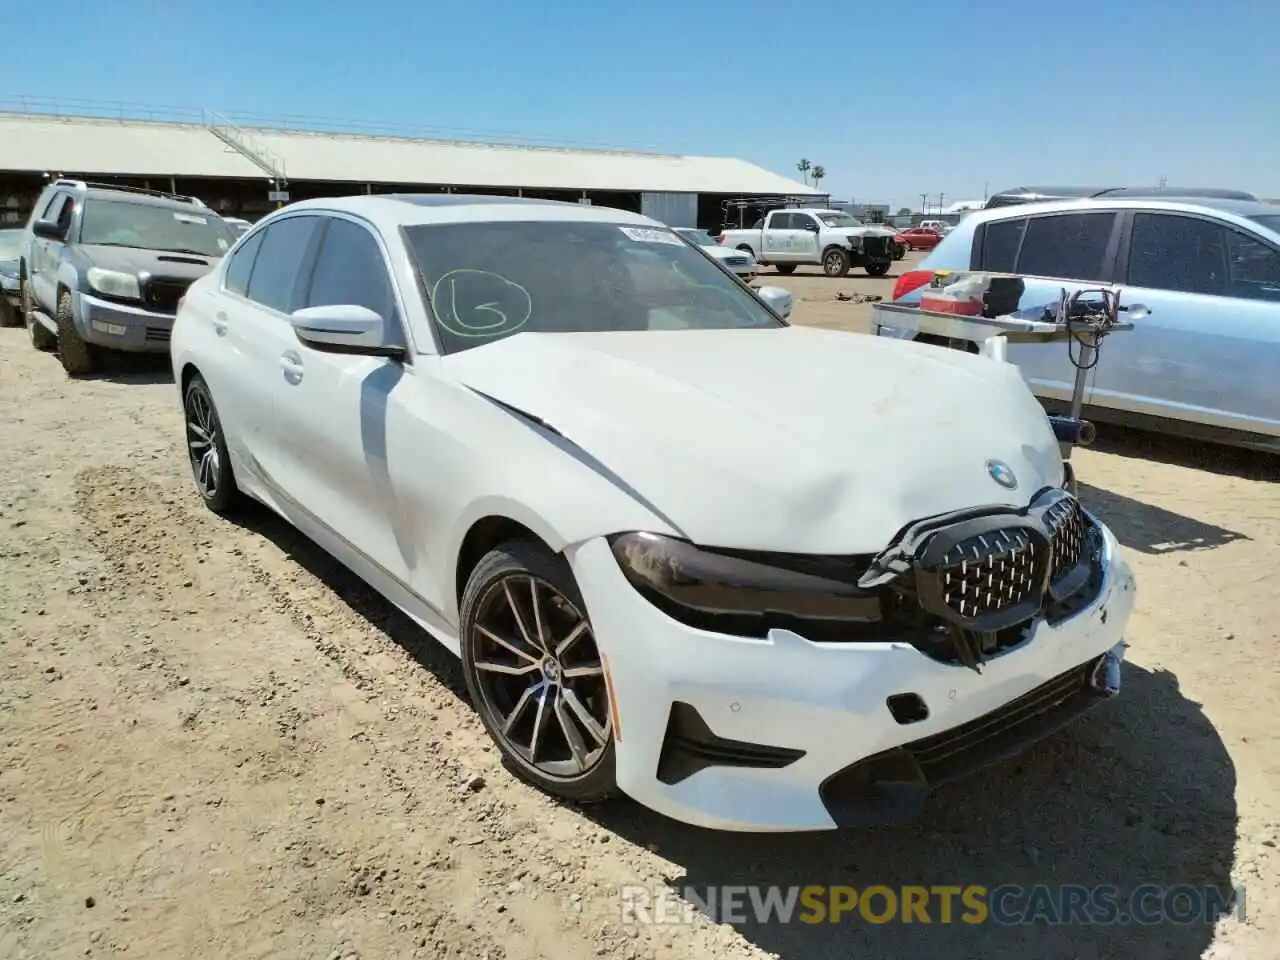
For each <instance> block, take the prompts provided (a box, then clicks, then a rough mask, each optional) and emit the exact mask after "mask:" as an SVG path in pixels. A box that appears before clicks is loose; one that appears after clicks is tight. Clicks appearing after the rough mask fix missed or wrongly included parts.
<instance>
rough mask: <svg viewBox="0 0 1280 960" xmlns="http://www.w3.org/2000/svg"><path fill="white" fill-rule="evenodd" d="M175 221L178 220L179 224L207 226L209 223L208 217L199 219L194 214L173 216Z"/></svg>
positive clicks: (176, 214)
mask: <svg viewBox="0 0 1280 960" xmlns="http://www.w3.org/2000/svg"><path fill="white" fill-rule="evenodd" d="M173 219H175V220H177V221H178V222H179V223H199V224H206V223H208V222H209V218H208V217H197V216H196V215H195V214H192V213H175V214H174V215H173Z"/></svg>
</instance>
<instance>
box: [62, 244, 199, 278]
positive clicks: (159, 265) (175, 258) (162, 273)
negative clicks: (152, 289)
mask: <svg viewBox="0 0 1280 960" xmlns="http://www.w3.org/2000/svg"><path fill="white" fill-rule="evenodd" d="M77 249H78V250H79V251H80V253H81V254H82V255H83V256H84V257H85V258H87V259H88V261H89V263H90V264H91V265H92V266H95V267H101V268H102V269H103V270H119V271H121V272H122V273H133V274H138V273H149V274H151V275H152V276H154V277H172V278H174V279H178V280H195V279H197V278H199V277H203V276H204V275H205V274H206V273H208V272H209V271H210V270H212V269H213V268H214V267H215V266H217V264H218V260H219V259H221V258H219V257H205V256H201V255H200V254H196V253H167V252H164V251H159V250H141V249H139V248H137V247H112V246H105V245H103V244H93V243H87V244H84V245H82V246H80V247H78V248H77Z"/></svg>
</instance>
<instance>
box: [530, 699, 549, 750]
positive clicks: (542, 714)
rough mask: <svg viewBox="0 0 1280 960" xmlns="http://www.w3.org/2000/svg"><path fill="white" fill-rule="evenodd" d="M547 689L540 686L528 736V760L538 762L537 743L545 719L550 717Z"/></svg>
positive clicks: (539, 740)
mask: <svg viewBox="0 0 1280 960" xmlns="http://www.w3.org/2000/svg"><path fill="white" fill-rule="evenodd" d="M548 692H549V691H548V689H547V687H546V686H543V687H542V694H541V696H539V697H538V712H537V713H535V714H534V715H533V733H532V734H531V735H530V736H529V762H530V763H534V764H536V763H537V762H538V744H539V743H541V742H542V734H543V731H545V730H546V729H547V721H548V720H550V719H551V711H549V710H548V709H547V700H548Z"/></svg>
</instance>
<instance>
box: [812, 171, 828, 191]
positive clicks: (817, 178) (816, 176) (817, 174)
mask: <svg viewBox="0 0 1280 960" xmlns="http://www.w3.org/2000/svg"><path fill="white" fill-rule="evenodd" d="M826 175H827V168H826V167H823V166H815V167H814V168H813V173H812V174H811V176H812V177H813V185H814V186H815V187H816V186H817V185H818V184H819V183H821V182H822V178H823V177H825V176H826Z"/></svg>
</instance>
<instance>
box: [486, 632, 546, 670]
mask: <svg viewBox="0 0 1280 960" xmlns="http://www.w3.org/2000/svg"><path fill="white" fill-rule="evenodd" d="M476 629H477V630H479V631H480V632H481V633H482V634H484V635H485V637H487V638H488V639H489V640H492V641H493V642H494V643H496V644H497V645H498V646H500V647H502V648H503V649H504V650H509V651H510V652H511V653H512V654H514V655H515V656H517V657H520V658H521V659H523V660H528V661H529V662H530V663H532V664H535V665H536V664H537V662H538V658H537V657H535V656H533V655H532V654H530V653H529V652H527V651H525V650H521V649H520V648H519V647H518V646H516V645H515V643H513V642H512V641H510V640H508V639H507V638H506V637H503V636H499V635H498V634H496V633H494V632H493V631H492V630H490V629H489V628H488V627H486V626H485V625H484V624H481V623H477V624H476Z"/></svg>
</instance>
